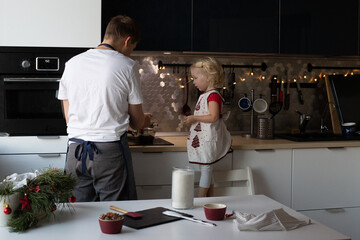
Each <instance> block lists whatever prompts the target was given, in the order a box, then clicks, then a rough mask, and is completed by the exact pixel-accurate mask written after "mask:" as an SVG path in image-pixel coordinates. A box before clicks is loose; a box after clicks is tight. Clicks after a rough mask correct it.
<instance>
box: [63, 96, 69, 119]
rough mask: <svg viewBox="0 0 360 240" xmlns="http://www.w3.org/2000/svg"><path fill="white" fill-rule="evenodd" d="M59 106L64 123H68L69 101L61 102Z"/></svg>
mask: <svg viewBox="0 0 360 240" xmlns="http://www.w3.org/2000/svg"><path fill="white" fill-rule="evenodd" d="M61 105H62V110H63V114H64V117H65V121H66V123H68V122H69V114H68V113H69V101H68V100H62V101H61Z"/></svg>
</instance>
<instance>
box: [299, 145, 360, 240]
mask: <svg viewBox="0 0 360 240" xmlns="http://www.w3.org/2000/svg"><path fill="white" fill-rule="evenodd" d="M293 151H294V153H293V174H292V175H293V176H292V183H293V187H292V189H293V191H292V192H293V195H292V203H293V205H292V207H293V208H294V209H295V210H298V211H301V212H302V213H303V214H305V215H307V216H309V217H310V218H313V219H315V220H317V221H319V222H321V223H323V224H325V225H327V226H329V227H331V228H334V229H336V230H337V231H339V232H341V233H343V234H345V235H348V236H350V237H351V238H352V239H358V240H360V230H359V227H358V225H359V224H358V223H359V219H360V191H359V182H360V174H359V172H360V159H359V156H360V148H359V147H346V148H314V149H294V150H293Z"/></svg>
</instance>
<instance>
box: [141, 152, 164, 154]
mask: <svg viewBox="0 0 360 240" xmlns="http://www.w3.org/2000/svg"><path fill="white" fill-rule="evenodd" d="M142 153H144V154H151V153H163V152H142Z"/></svg>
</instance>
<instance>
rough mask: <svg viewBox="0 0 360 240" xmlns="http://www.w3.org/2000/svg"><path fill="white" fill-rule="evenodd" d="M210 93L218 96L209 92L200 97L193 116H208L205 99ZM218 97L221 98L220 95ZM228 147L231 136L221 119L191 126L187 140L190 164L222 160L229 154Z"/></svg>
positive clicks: (211, 162)
mask: <svg viewBox="0 0 360 240" xmlns="http://www.w3.org/2000/svg"><path fill="white" fill-rule="evenodd" d="M212 93H216V94H219V92H218V91H216V90H211V91H209V92H205V93H203V94H202V95H200V97H199V100H198V102H197V103H196V107H195V111H194V115H195V116H202V115H208V114H210V111H209V106H208V102H207V99H208V97H209V95H210V94H212ZM219 96H220V97H221V95H220V94H219ZM221 99H222V98H221ZM230 147H231V135H230V133H229V131H228V130H227V129H226V126H225V123H224V120H223V119H222V118H219V119H218V120H217V121H216V122H214V123H203V122H196V123H194V124H193V125H191V127H190V131H189V135H188V138H187V152H188V158H189V162H190V163H196V164H203V165H209V164H213V163H215V162H217V161H218V160H220V159H222V158H223V157H224V156H225V155H226V154H227V153H228V152H229V150H230Z"/></svg>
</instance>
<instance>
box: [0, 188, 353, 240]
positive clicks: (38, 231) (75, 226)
mask: <svg viewBox="0 0 360 240" xmlns="http://www.w3.org/2000/svg"><path fill="white" fill-rule="evenodd" d="M214 202H219V203H224V204H226V205H227V206H228V212H229V211H231V210H239V211H241V212H246V213H254V214H259V213H263V212H267V211H270V210H272V209H277V208H284V209H285V210H286V211H287V212H288V213H289V214H291V215H293V216H294V217H297V218H299V219H304V220H305V219H308V218H307V217H305V216H304V215H302V214H301V213H298V212H296V211H294V210H292V209H290V208H288V207H286V206H284V205H282V204H280V203H278V202H276V201H274V200H272V199H270V198H268V197H266V196H263V195H254V196H244V197H214V198H196V199H195V200H194V205H195V206H194V208H193V209H191V210H186V211H185V210H183V212H187V213H190V214H192V215H194V217H196V218H200V219H204V220H206V219H205V215H204V211H203V208H202V206H203V205H204V204H205V203H214ZM72 205H73V207H74V208H73V210H72V211H70V210H69V209H68V208H66V209H65V210H64V209H63V210H61V209H58V210H57V211H56V214H55V217H54V218H53V219H52V220H51V221H47V222H44V223H41V225H39V227H37V228H33V229H30V230H28V231H27V232H25V233H10V232H9V231H8V228H7V227H0V236H1V240H10V239H11V240H17V239H19V240H27V239H29V240H34V239H36V240H49V239H50V240H57V239H62V240H83V239H89V240H90V239H100V240H102V239H104V240H107V239H130V240H131V239H136V240H139V239H147V240H151V239H156V240H162V239H164V240H165V239H166V240H182V239H184V240H185V239H186V240H189V239H194V240H196V239H199V240H200V239H206V240H212V239H213V240H232V239H234V240H235V239H236V240H240V239H247V240H251V239H256V240H262V239H267V240H272V239H274V240H281V239H286V240H295V239H299V240H304V239H314V240H315V239H316V240H322V239H327V240H328V239H350V238H349V237H347V236H345V235H343V234H341V233H339V232H336V231H335V230H332V229H330V228H328V227H326V226H324V225H322V224H320V223H317V222H314V221H313V224H311V225H308V226H304V227H300V228H298V229H295V230H291V231H273V232H244V231H239V230H238V229H237V227H236V226H235V224H234V223H233V219H226V220H223V221H216V224H217V226H216V227H210V226H206V225H202V224H198V223H194V222H190V221H187V220H179V221H175V222H170V223H166V224H162V225H158V226H153V227H148V228H144V229H140V230H136V229H132V228H129V227H126V226H124V227H123V230H122V232H121V233H120V234H113V235H109V234H103V233H102V232H101V230H100V227H99V223H98V217H99V216H100V215H101V214H102V213H106V212H108V211H110V210H109V206H110V205H116V206H118V207H120V208H123V209H126V210H128V211H140V210H145V209H149V208H153V207H165V208H171V199H161V200H138V201H121V202H120V201H118V202H92V203H75V204H72Z"/></svg>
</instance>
